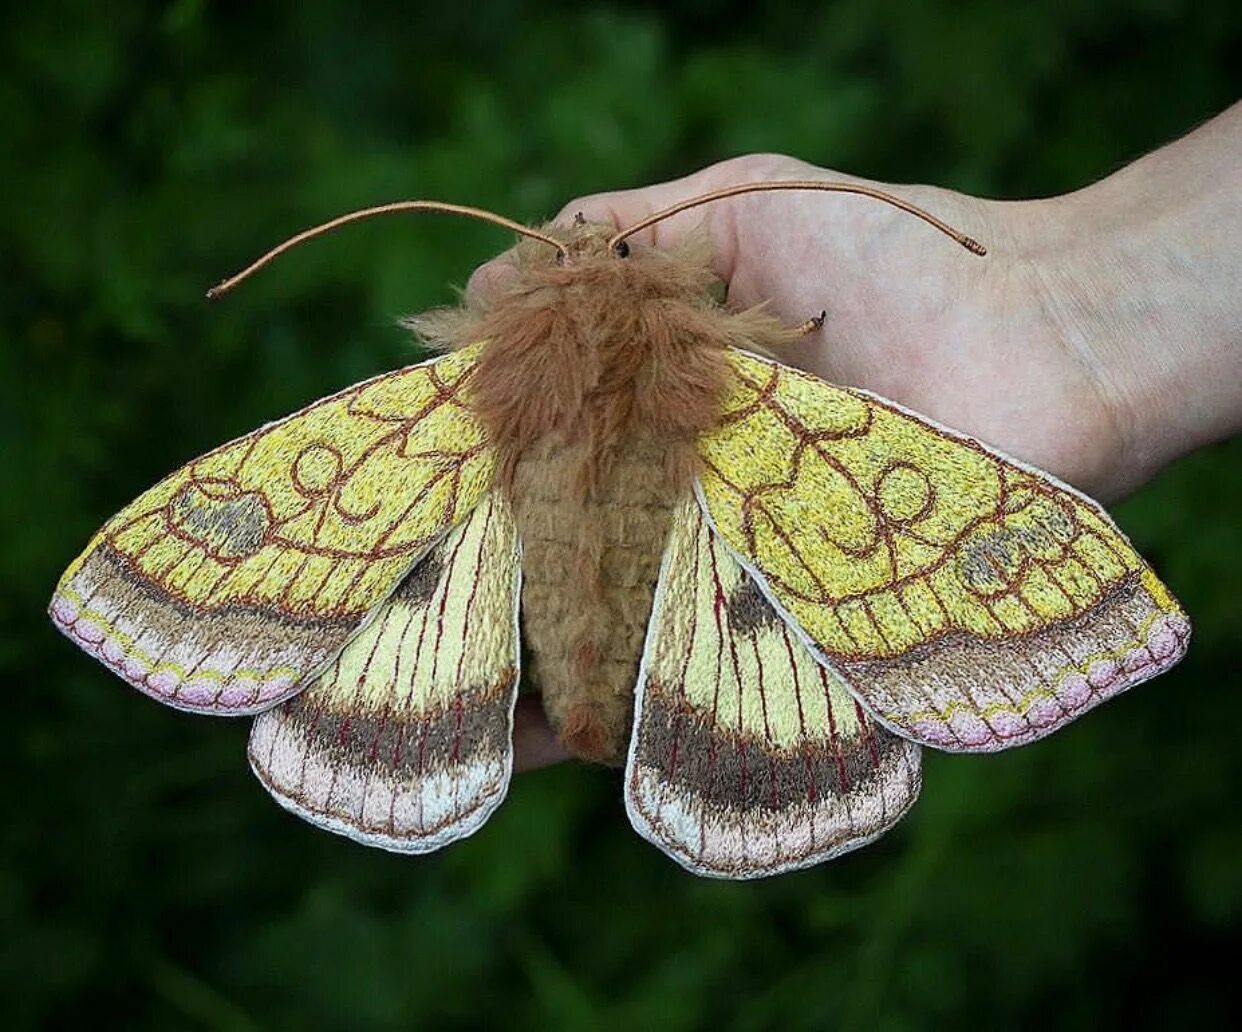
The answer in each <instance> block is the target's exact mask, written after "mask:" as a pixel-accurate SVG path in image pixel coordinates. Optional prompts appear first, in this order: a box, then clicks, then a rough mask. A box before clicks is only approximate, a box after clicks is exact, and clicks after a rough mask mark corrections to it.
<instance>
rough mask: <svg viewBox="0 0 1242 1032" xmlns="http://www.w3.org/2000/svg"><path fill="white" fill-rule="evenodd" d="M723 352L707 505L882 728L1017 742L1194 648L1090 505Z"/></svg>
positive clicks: (1169, 605)
mask: <svg viewBox="0 0 1242 1032" xmlns="http://www.w3.org/2000/svg"><path fill="white" fill-rule="evenodd" d="M729 359H730V362H731V364H732V367H733V374H734V375H733V380H732V389H731V392H730V395H729V397H728V399H727V400H726V402H725V405H724V408H723V413H722V418H721V421H720V424H719V425H718V427H717V428H716V429H715V430H713V431H712V432H710V433H708V434H706V435H704V436H703V437H702V438H701V439H700V442H699V453H700V456H701V457H702V460H703V466H704V471H703V474H702V478H701V492H702V497H703V502H704V505H705V506H706V509H707V511H708V513H709V514H710V517H711V519H712V521H713V523H714V524H715V526H716V528H717V529H718V531H719V532H720V534H721V535H722V536H723V537H724V539H725V541H727V542H728V544H729V545H730V547H731V548H733V549H735V550H736V551H737V552H738V553H739V554H740V555H741V556H742V557H744V559H745V560H746V562H747V563H749V564H752V565H753V566H754V568H755V569H756V571H757V572H758V575H759V577H760V578H761V580H762V581H763V583H764V584H765V586H766V589H767V591H768V592H769V593H770V594H771V595H772V596H773V597H774V598H775V600H776V601H777V602H778V603H779V605H780V607H781V609H782V610H783V611H784V612H785V613H786V614H787V615H788V617H789V618H790V619H791V620H792V621H793V622H794V623H795V624H796V626H797V627H798V628H800V631H801V633H802V634H804V635H805V637H806V639H807V640H808V642H809V643H810V644H811V645H812V646H813V648H814V649H815V650H816V652H817V653H818V654H819V655H820V657H821V658H822V659H823V660H825V661H826V662H828V663H830V664H831V665H832V666H833V668H834V669H836V670H837V671H838V672H839V673H841V675H842V676H843V677H844V678H845V679H846V681H847V682H848V683H849V684H850V685H851V687H852V688H853V689H854V690H855V691H856V692H857V693H858V695H859V697H860V698H861V699H862V700H863V701H864V703H866V705H867V706H868V707H870V708H871V709H872V711H873V712H875V713H876V714H877V715H878V716H879V717H880V719H881V720H883V721H885V722H886V723H888V724H889V725H891V726H893V727H895V728H896V729H898V730H900V731H901V732H902V733H904V734H908V735H910V736H911V737H913V738H915V739H916V740H919V741H923V742H926V743H927V744H932V745H937V746H941V747H944V748H949V749H960V750H976V749H996V748H1003V747H1005V746H1006V745H1011V744H1017V743H1019V742H1022V741H1027V740H1030V739H1031V738H1034V737H1038V736H1040V735H1043V734H1046V733H1048V732H1050V731H1052V730H1054V729H1055V728H1056V727H1059V726H1061V725H1062V724H1064V723H1065V722H1066V721H1067V720H1069V719H1071V718H1072V717H1073V716H1075V715H1077V714H1078V713H1079V712H1082V711H1084V710H1085V709H1087V708H1089V707H1090V706H1091V705H1094V704H1095V703H1097V702H1099V701H1102V700H1103V699H1104V698H1107V697H1109V696H1111V695H1114V694H1116V693H1117V692H1119V691H1121V690H1123V689H1124V688H1127V687H1129V686H1130V685H1132V684H1135V683H1137V682H1139V681H1141V680H1145V679H1146V678H1148V677H1151V676H1153V675H1154V674H1156V673H1159V672H1160V671H1161V670H1164V669H1166V668H1167V667H1168V666H1170V665H1172V664H1173V663H1174V662H1176V660H1177V659H1178V658H1180V656H1181V655H1182V653H1183V651H1184V649H1185V643H1186V640H1187V638H1188V635H1189V624H1188V623H1187V621H1186V618H1185V615H1184V614H1183V613H1182V611H1181V609H1180V608H1179V607H1178V605H1177V603H1176V601H1175V600H1174V599H1173V597H1172V596H1171V595H1170V594H1169V592H1168V590H1167V589H1166V588H1165V587H1164V586H1163V585H1162V584H1161V583H1160V582H1159V581H1158V580H1157V579H1156V577H1155V575H1154V574H1153V573H1152V571H1151V569H1150V568H1149V567H1148V566H1147V564H1146V563H1144V562H1143V560H1142V559H1141V558H1140V557H1139V556H1138V555H1137V554H1136V553H1135V551H1134V549H1133V548H1132V547H1131V546H1130V544H1129V542H1128V541H1127V540H1126V538H1125V536H1124V535H1123V534H1122V533H1121V532H1120V530H1118V529H1117V527H1116V526H1115V525H1114V524H1113V522H1112V521H1111V520H1110V519H1109V517H1108V515H1107V514H1106V513H1105V512H1104V511H1103V509H1101V508H1100V507H1099V506H1098V505H1097V504H1096V503H1094V502H1092V501H1091V500H1089V499H1087V498H1085V497H1083V496H1082V495H1081V494H1079V493H1077V492H1075V491H1074V490H1073V489H1071V488H1068V487H1066V486H1065V485H1064V484H1061V483H1060V482H1058V481H1056V480H1055V479H1053V478H1052V477H1050V476H1048V475H1047V474H1043V473H1040V472H1039V471H1037V470H1033V469H1031V468H1029V467H1025V466H1022V465H1021V464H1019V463H1017V462H1014V461H1013V460H1010V459H1008V458H1006V457H1005V456H1003V455H1001V454H1000V453H998V452H996V451H994V450H992V449H990V448H988V447H986V446H985V445H982V444H980V443H979V442H978V441H975V440H972V439H971V438H968V437H965V436H962V435H960V434H955V433H953V432H951V431H948V430H945V429H943V428H942V427H939V426H936V425H934V424H932V423H930V422H928V421H927V420H924V419H921V418H920V417H918V416H916V415H914V414H912V413H910V412H907V411H905V410H904V409H901V408H900V407H898V406H896V405H894V404H892V403H891V402H886V401H884V400H883V399H880V398H877V397H875V396H874V395H871V394H868V393H866V392H864V391H858V390H850V389H846V388H841V387H835V386H832V385H830V384H827V383H824V382H823V381H821V380H819V379H817V378H815V377H813V376H810V375H809V374H806V373H802V372H799V371H797V370H793V369H790V368H788V367H786V366H782V365H780V364H778V363H776V362H772V361H769V360H766V359H762V358H758V357H755V356H752V355H748V354H745V353H743V352H740V351H732V352H730V355H729Z"/></svg>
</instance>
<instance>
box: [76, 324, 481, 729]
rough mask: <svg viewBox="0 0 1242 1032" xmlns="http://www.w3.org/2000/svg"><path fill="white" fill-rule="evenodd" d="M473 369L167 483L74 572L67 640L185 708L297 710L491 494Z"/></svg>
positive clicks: (373, 384)
mask: <svg viewBox="0 0 1242 1032" xmlns="http://www.w3.org/2000/svg"><path fill="white" fill-rule="evenodd" d="M477 355H478V346H475V347H472V348H468V349H465V350H462V351H459V352H456V353H454V354H451V355H447V356H445V357H442V358H439V359H435V360H433V361H430V362H426V363H424V364H422V365H418V366H412V367H410V368H407V369H401V370H397V371H395V372H392V373H388V374H385V375H382V376H379V377H377V378H375V379H373V380H369V381H366V382H365V383H362V384H358V385H357V386H354V387H351V388H349V389H347V390H345V391H342V392H341V393H339V394H336V395H333V396H332V397H330V398H325V399H324V400H322V401H319V402H316V403H315V404H313V405H310V406H309V407H307V408H305V409H303V410H302V411H300V412H298V413H296V414H294V415H292V416H289V417H287V418H285V419H282V420H280V421H279V422H276V423H271V424H269V425H267V426H265V427H262V428H261V429H259V430H256V431H254V432H253V433H251V434H248V435H246V436H245V437H242V438H240V439H238V440H236V441H233V442H232V443H230V444H226V445H224V446H222V447H220V448H217V449H216V450H215V451H212V452H209V453H208V454H207V455H205V456H203V457H202V458H200V459H196V460H195V461H193V462H191V463H189V464H188V465H186V466H184V467H183V468H182V469H180V470H178V471H177V472H175V473H173V474H172V475H171V476H169V477H167V478H165V479H164V480H163V481H161V482H160V483H159V484H157V485H156V486H155V487H153V488H151V489H150V490H149V491H147V492H146V493H144V494H143V495H141V496H140V497H139V498H138V499H137V500H135V501H134V502H133V503H132V504H131V505H129V506H127V507H126V508H125V509H123V510H122V511H121V512H120V513H118V514H117V515H116V516H115V517H113V518H112V519H111V520H109V521H108V523H106V524H105V525H104V527H103V528H102V529H101V530H100V531H99V533H98V534H97V535H96V536H95V537H94V538H93V539H92V540H91V542H90V543H89V544H88V546H87V548H86V550H85V551H84V552H83V553H82V555H81V556H79V557H78V559H77V560H75V561H74V563H73V564H72V565H71V566H70V567H69V569H68V570H67V571H66V573H65V575H64V577H63V578H62V579H61V582H60V584H59V586H58V587H57V591H56V595H55V597H54V598H53V601H52V615H53V617H54V619H55V620H56V622H57V624H58V625H59V626H60V627H61V628H62V630H64V631H65V632H66V633H67V634H69V635H70V636H71V637H72V638H74V639H75V640H76V641H77V642H78V643H79V644H80V645H82V647H83V648H85V649H86V650H87V651H88V652H91V653H92V654H94V655H96V656H97V657H98V658H100V659H102V660H103V661H104V662H106V663H107V664H108V665H109V666H111V667H112V668H113V669H114V670H116V671H117V673H119V674H120V675H121V676H122V677H124V678H125V679H126V680H128V681H130V682H131V683H133V684H134V685H135V686H136V687H138V688H139V689H141V690H142V691H144V692H147V693H148V694H151V695H153V696H154V697H156V698H158V699H161V700H162V701H165V702H168V703H170V704H172V705H175V706H179V707H182V708H186V709H194V710H206V711H211V712H221V713H250V712H256V711H258V710H262V709H264V708H266V707H267V706H270V705H272V704H274V703H275V702H277V701H279V700H280V699H282V698H286V697H288V695H289V694H291V693H292V692H293V691H296V690H297V687H298V685H299V684H300V683H301V681H302V679H303V678H305V677H306V676H307V675H308V674H311V673H313V672H314V671H315V670H316V669H317V668H319V667H321V666H322V665H323V663H324V662H326V661H327V660H328V659H330V658H331V657H332V656H333V655H334V654H335V653H336V652H337V651H338V650H339V649H340V647H341V646H342V645H343V644H344V643H345V641H346V640H348V638H349V637H350V635H352V634H353V633H355V631H356V630H357V629H358V627H359V626H360V624H361V623H362V622H363V620H364V619H365V617H366V616H367V614H368V613H370V612H371V611H372V610H373V609H374V608H375V606H376V605H377V604H378V603H380V602H381V601H383V599H384V598H385V597H386V596H387V595H388V593H389V592H390V591H391V590H392V589H393V587H394V586H395V585H396V583H397V582H398V581H399V580H400V579H401V577H402V576H403V575H404V574H405V573H406V572H407V571H408V570H409V569H410V567H411V565H412V564H413V563H414V562H415V561H416V560H417V559H418V558H419V557H420V556H421V555H423V554H424V553H425V552H426V551H427V549H428V548H429V547H430V546H431V544H432V543H434V542H435V540H436V539H437V538H438V537H439V536H440V535H441V534H443V533H444V532H445V531H446V530H448V529H449V528H450V527H452V526H453V525H454V524H456V523H457V522H458V521H460V520H461V519H463V518H464V517H465V516H466V514H468V513H469V512H470V510H471V509H472V508H473V507H474V506H475V505H476V504H477V503H478V501H479V499H480V498H481V497H482V496H483V494H484V493H485V492H486V491H487V490H488V488H489V487H490V486H491V483H492V479H493V472H494V455H493V452H492V449H491V447H490V446H489V444H488V442H487V440H486V437H485V432H484V430H483V428H482V426H481V425H480V424H479V422H478V421H477V420H476V419H475V417H474V416H473V414H472V412H471V409H470V404H469V379H470V373H471V370H472V369H473V367H474V364H475V361H476V358H477Z"/></svg>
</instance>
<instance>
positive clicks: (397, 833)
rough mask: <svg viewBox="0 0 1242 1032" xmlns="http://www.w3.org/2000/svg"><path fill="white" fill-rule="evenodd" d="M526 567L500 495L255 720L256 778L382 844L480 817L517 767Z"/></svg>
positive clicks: (405, 846) (468, 826)
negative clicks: (299, 685) (300, 687)
mask: <svg viewBox="0 0 1242 1032" xmlns="http://www.w3.org/2000/svg"><path fill="white" fill-rule="evenodd" d="M520 579H521V572H520V559H519V550H518V544H517V535H516V531H515V528H514V524H513V520H512V516H511V514H510V512H509V509H508V506H507V505H506V504H505V503H504V502H503V500H502V499H501V498H500V496H499V495H498V494H492V495H490V496H489V497H488V498H486V499H485V500H484V501H483V502H482V503H481V504H480V505H479V506H478V508H477V509H475V511H474V512H473V513H472V514H471V516H470V517H469V519H468V520H467V521H466V522H465V523H463V524H461V525H460V526H458V527H457V528H456V529H455V530H453V531H451V532H449V533H448V534H447V535H446V536H445V537H444V538H442V539H441V541H440V542H439V544H437V545H436V546H435V547H434V548H433V549H432V551H431V552H430V553H429V554H428V556H427V557H426V558H425V559H423V560H422V562H420V563H419V564H418V565H417V566H416V567H415V568H414V569H413V570H412V571H411V572H410V573H409V575H408V576H406V578H405V579H404V580H403V581H402V582H401V585H400V586H399V587H398V588H397V590H396V592H395V593H394V594H393V595H392V597H391V598H390V599H389V600H388V602H387V603H385V604H384V606H383V608H382V609H381V610H380V612H379V613H378V615H377V617H376V619H375V620H374V621H373V622H372V623H370V624H369V625H368V626H367V628H366V629H365V630H364V631H363V632H362V633H361V634H359V635H358V636H357V637H356V638H354V639H353V640H352V641H351V642H350V643H349V645H348V646H347V647H346V648H345V650H344V651H343V652H342V653H341V655H340V656H339V657H338V658H337V660H336V661H335V662H334V663H333V664H332V665H331V666H330V667H329V668H328V669H327V670H326V671H325V672H324V673H323V675H322V676H320V677H319V679H318V680H317V681H315V682H314V684H312V685H311V687H310V688H308V689H307V690H306V691H305V692H303V693H302V694H301V695H299V696H297V697H296V698H294V699H292V700H291V701H289V702H286V703H284V704H283V705H281V706H279V707H277V708H275V709H272V710H268V711H267V712H266V713H263V714H262V715H260V716H259V717H258V718H257V719H256V720H255V723H254V730H253V733H252V734H251V738H250V764H251V766H252V768H253V769H254V771H255V773H256V774H257V775H258V777H259V780H260V781H262V782H263V784H264V785H265V786H266V787H267V789H268V790H269V791H270V792H271V793H272V795H274V796H275V797H276V799H277V800H278V801H279V802H280V803H281V804H282V805H283V806H285V807H286V808H287V809H289V810H291V811H293V812H294V813H296V814H297V815H298V816H300V817H303V818H305V819H306V820H308V821H310V822H311V823H312V824H315V825H318V826H319V827H323V828H327V829H328V830H330V831H335V832H339V833H341V834H343V835H347V836H349V837H350V838H352V839H355V840H357V841H359V842H363V843H366V844H368V845H374V846H380V847H382V848H384V849H391V850H395V851H398V852H405V853H426V852H430V851H431V850H434V849H438V848H440V847H441V846H443V845H446V844H447V843H449V842H452V841H454V840H456V839H459V838H462V837H464V836H466V835H469V834H470V833H471V832H473V831H475V830H476V829H477V828H479V827H480V826H481V825H482V824H483V822H484V821H486V820H487V818H488V817H489V816H490V815H491V813H492V811H493V810H494V809H495V808H496V806H497V805H499V803H500V801H501V800H502V799H503V798H504V795H505V792H506V790H507V788H508V784H509V777H510V773H511V771H512V766H513V745H512V727H513V705H514V700H515V698H516V695H517V685H518V662H519V649H518V627H517V604H518V598H519V593H520Z"/></svg>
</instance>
